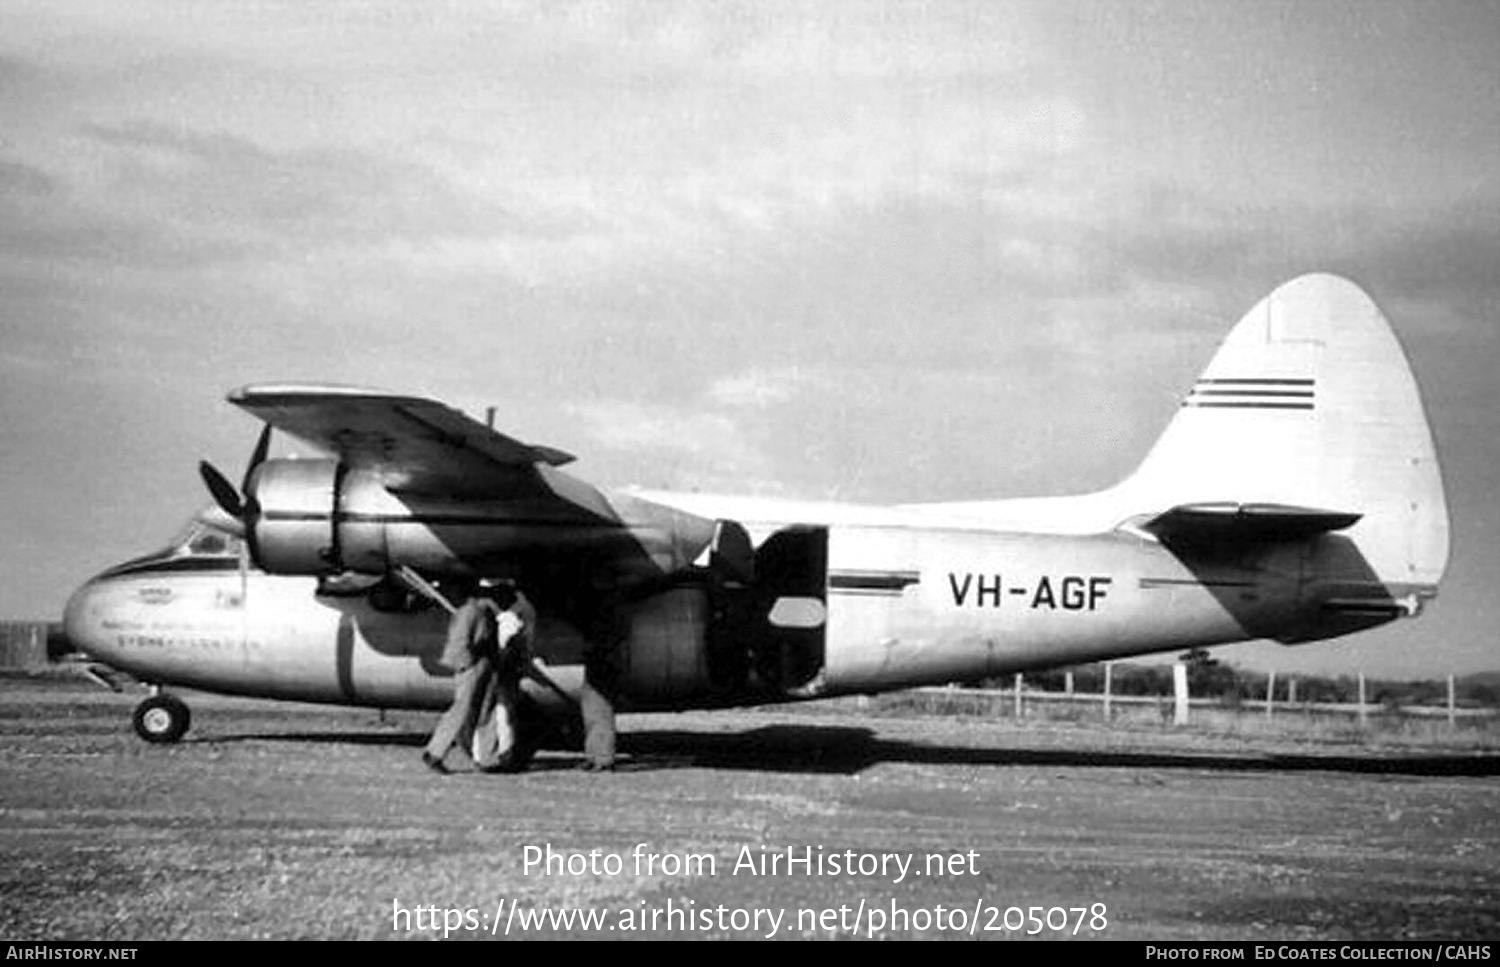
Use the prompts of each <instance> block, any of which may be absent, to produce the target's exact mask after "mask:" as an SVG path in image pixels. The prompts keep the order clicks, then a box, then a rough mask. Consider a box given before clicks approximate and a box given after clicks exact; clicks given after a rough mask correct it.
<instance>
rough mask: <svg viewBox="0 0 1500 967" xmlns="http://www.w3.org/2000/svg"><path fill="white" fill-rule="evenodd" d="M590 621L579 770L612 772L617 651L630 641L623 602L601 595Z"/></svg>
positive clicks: (581, 702)
mask: <svg viewBox="0 0 1500 967" xmlns="http://www.w3.org/2000/svg"><path fill="white" fill-rule="evenodd" d="M591 611H592V615H591V620H590V621H589V626H590V627H589V633H588V638H589V648H588V651H587V652H585V653H584V656H583V687H582V688H581V689H580V690H579V693H578V705H579V711H581V712H582V713H583V756H584V760H583V762H582V763H581V764H580V765H579V768H580V769H583V770H585V771H587V772H612V771H613V770H614V768H615V698H616V695H617V690H618V685H619V672H620V669H619V654H618V653H619V649H620V646H621V645H622V644H624V642H625V639H626V638H628V637H630V624H629V621H628V620H627V619H626V617H625V614H624V611H623V602H622V601H621V600H620V596H619V595H618V594H615V593H609V592H605V593H603V594H600V595H599V596H598V598H597V599H596V600H595V601H594V602H593V606H592V608H591Z"/></svg>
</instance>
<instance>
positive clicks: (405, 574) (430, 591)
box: [395, 564, 579, 708]
mask: <svg viewBox="0 0 1500 967" xmlns="http://www.w3.org/2000/svg"><path fill="white" fill-rule="evenodd" d="M395 574H396V577H398V578H399V579H401V581H403V582H404V583H405V584H406V586H407V587H409V588H411V589H412V590H413V591H415V592H417V593H418V594H420V595H422V597H424V598H427V599H428V600H430V601H432V602H433V603H434V604H436V605H437V606H438V607H440V608H442V609H443V610H444V611H446V612H448V613H449V614H453V613H454V612H456V611H457V610H458V609H457V608H455V607H454V606H453V602H451V601H449V600H448V599H447V598H445V597H443V592H441V591H439V590H438V589H437V588H436V587H434V586H433V585H432V583H431V582H429V581H428V580H427V579H426V578H424V577H422V575H420V574H418V573H417V572H416V571H414V570H412V569H411V568H409V567H407V566H406V565H405V564H403V565H401V566H400V567H398V568H396V571H395ZM526 675H527V677H528V678H530V679H531V680H532V681H534V682H536V683H537V684H539V685H542V686H545V687H546V688H548V689H550V690H551V691H553V692H555V693H556V694H557V696H558V697H559V698H561V699H562V700H563V701H565V702H567V703H568V704H569V705H571V706H573V707H574V708H578V707H579V705H578V700H577V699H576V698H574V697H573V696H571V695H569V694H568V693H567V692H565V691H563V688H562V686H561V685H559V684H557V682H555V681H553V680H552V676H551V675H548V674H547V673H546V672H544V671H542V668H541V665H540V664H539V663H538V659H537V658H536V656H532V659H531V664H529V665H527V666H526Z"/></svg>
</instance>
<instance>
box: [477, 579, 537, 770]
mask: <svg viewBox="0 0 1500 967" xmlns="http://www.w3.org/2000/svg"><path fill="white" fill-rule="evenodd" d="M493 598H494V601H495V604H496V605H497V606H498V607H499V608H500V611H499V613H498V615H496V619H495V621H496V627H497V635H496V639H497V644H498V648H497V655H496V660H495V674H494V675H493V676H492V677H491V679H490V685H489V689H488V691H487V692H486V694H485V698H484V701H483V704H482V706H481V709H480V713H479V719H478V723H479V726H478V727H479V730H480V732H479V735H477V736H476V739H475V742H474V762H475V765H477V766H478V767H479V769H480V771H482V772H518V771H520V770H521V769H522V768H524V767H525V758H526V757H524V756H523V755H522V754H521V751H520V748H519V745H518V743H519V742H520V732H519V729H520V722H521V719H520V713H521V680H522V679H523V678H525V677H526V675H527V673H528V672H529V671H530V669H531V655H532V651H531V643H532V637H533V635H534V633H535V629H536V608H534V607H532V605H531V602H530V601H528V600H527V599H526V595H525V594H523V593H521V590H520V589H519V588H516V587H514V586H513V585H510V584H508V583H502V584H501V585H499V586H498V587H497V588H496V589H495V592H494V596H493Z"/></svg>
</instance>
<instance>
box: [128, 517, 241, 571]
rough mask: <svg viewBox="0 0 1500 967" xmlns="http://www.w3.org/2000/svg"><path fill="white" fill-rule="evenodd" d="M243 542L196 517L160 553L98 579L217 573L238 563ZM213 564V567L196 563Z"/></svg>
mask: <svg viewBox="0 0 1500 967" xmlns="http://www.w3.org/2000/svg"><path fill="white" fill-rule="evenodd" d="M244 546H245V541H244V539H243V538H240V537H236V536H235V535H233V534H226V533H224V532H223V531H222V530H219V529H218V528H216V527H210V526H209V525H208V524H205V523H204V522H203V521H202V519H200V518H199V517H196V516H195V517H194V518H193V519H192V520H190V521H188V523H187V525H186V526H185V527H183V528H182V530H180V531H178V532H177V536H176V537H174V538H172V542H171V543H170V544H168V545H167V546H166V547H163V548H162V549H161V550H158V551H153V552H152V553H150V554H147V555H145V556H144V557H137V558H135V559H133V560H129V561H126V562H125V563H123V564H117V565H115V566H114V567H112V568H110V569H109V570H108V571H105V572H104V574H102V575H100V576H101V577H109V576H114V575H120V574H127V573H130V572H133V571H139V570H152V569H161V568H166V569H169V570H182V569H184V568H185V569H188V570H203V569H205V568H207V569H209V570H218V569H221V568H227V567H232V566H234V565H232V564H230V563H227V562H239V561H240V560H241V555H242V552H243V548H244ZM206 561H215V562H218V563H216V564H206V563H200V562H206Z"/></svg>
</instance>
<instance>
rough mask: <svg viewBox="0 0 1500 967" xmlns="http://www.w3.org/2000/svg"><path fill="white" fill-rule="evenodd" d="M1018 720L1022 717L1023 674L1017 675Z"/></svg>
mask: <svg viewBox="0 0 1500 967" xmlns="http://www.w3.org/2000/svg"><path fill="white" fill-rule="evenodd" d="M1015 688H1016V718H1020V717H1021V673H1020V672H1017V673H1016V686H1015Z"/></svg>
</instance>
